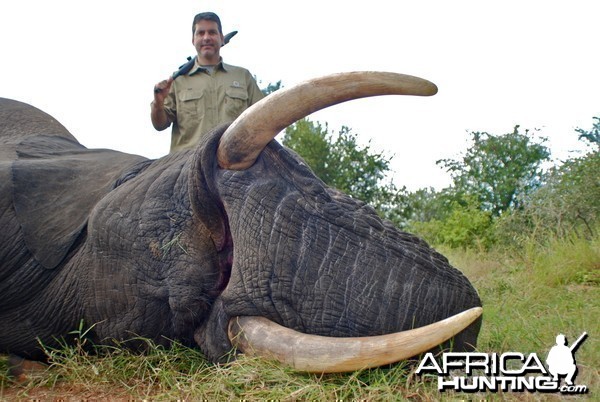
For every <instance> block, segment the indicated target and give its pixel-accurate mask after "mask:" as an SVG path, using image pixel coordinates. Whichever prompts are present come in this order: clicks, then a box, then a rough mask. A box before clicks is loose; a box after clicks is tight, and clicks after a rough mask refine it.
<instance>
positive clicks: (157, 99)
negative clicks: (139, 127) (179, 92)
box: [150, 78, 173, 131]
mask: <svg viewBox="0 0 600 402" xmlns="http://www.w3.org/2000/svg"><path fill="white" fill-rule="evenodd" d="M172 83H173V78H169V79H168V80H164V81H161V82H159V83H158V84H156V85H155V86H154V100H153V101H152V103H151V105H150V119H151V120H152V125H153V126H154V128H155V129H156V130H158V131H162V130H164V129H166V128H167V127H169V126H170V125H171V123H172V122H171V119H170V118H169V115H167V112H166V111H165V99H166V97H167V96H168V94H169V89H171V84H172Z"/></svg>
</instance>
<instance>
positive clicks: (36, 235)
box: [12, 135, 146, 269]
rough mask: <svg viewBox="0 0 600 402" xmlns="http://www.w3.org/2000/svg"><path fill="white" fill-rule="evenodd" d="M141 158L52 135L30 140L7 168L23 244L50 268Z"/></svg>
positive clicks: (64, 254)
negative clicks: (116, 183) (125, 174)
mask: <svg viewBox="0 0 600 402" xmlns="http://www.w3.org/2000/svg"><path fill="white" fill-rule="evenodd" d="M144 160H146V159H145V158H143V157H140V156H135V155H129V154H124V153H121V152H117V151H111V150H106V149H97V150H90V149H87V148H85V147H84V146H83V145H81V144H79V143H78V142H76V141H73V140H71V139H68V138H63V137H57V136H46V135H40V136H35V137H29V138H28V139H26V140H25V141H23V142H21V143H20V144H19V145H18V147H17V160H16V161H14V162H13V165H12V184H13V186H12V187H13V204H14V208H15V212H16V217H17V221H18V222H19V223H20V225H21V229H22V233H23V236H24V239H25V244H26V246H27V248H28V249H29V251H30V252H31V253H32V254H33V256H34V257H35V259H36V260H37V261H38V262H39V263H40V264H41V265H42V266H43V267H45V268H47V269H53V268H55V267H56V266H57V265H58V264H59V263H60V262H61V261H62V260H63V259H64V258H65V257H66V255H67V253H68V252H69V250H70V249H71V247H72V246H73V244H74V243H75V241H76V240H77V238H78V237H79V235H80V234H81V232H82V230H83V229H84V228H85V227H86V225H87V220H88V217H89V215H90V212H91V211H92V209H93V208H94V206H95V205H96V203H97V202H98V201H99V200H100V199H102V197H103V196H104V195H106V194H107V193H108V192H109V191H111V190H112V189H113V188H114V187H115V182H116V181H117V180H118V179H119V177H121V175H123V174H124V173H126V172H127V171H128V169H131V168H132V167H133V166H134V165H137V164H138V163H140V162H142V161H144Z"/></svg>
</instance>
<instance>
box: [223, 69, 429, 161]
mask: <svg viewBox="0 0 600 402" xmlns="http://www.w3.org/2000/svg"><path fill="white" fill-rule="evenodd" d="M436 93H437V87H436V86H435V84H433V83H431V82H429V81H427V80H424V79H422V78H418V77H413V76H410V75H404V74H397V73H388V72H376V71H362V72H349V73H339V74H333V75H328V76H325V77H321V78H315V79H312V80H308V81H305V82H303V83H300V84H298V85H295V86H293V87H290V88H286V89H282V90H279V91H277V92H275V93H273V94H271V95H269V96H267V97H266V98H264V99H263V100H261V101H260V102H258V103H256V104H254V105H252V106H251V107H250V108H248V109H247V110H245V111H244V113H242V114H241V115H240V116H239V117H238V118H237V119H236V120H235V121H234V122H233V123H231V125H230V126H229V128H228V129H227V131H226V132H225V133H224V134H223V136H222V137H221V141H220V143H219V149H218V151H217V158H218V163H219V166H220V167H221V168H223V169H233V170H244V169H247V168H249V167H250V166H252V165H253V164H254V162H255V161H256V158H258V155H259V154H260V152H262V150H263V149H264V147H265V146H266V145H267V144H268V143H269V142H270V141H271V140H272V139H273V138H275V137H276V136H277V134H278V133H279V132H280V131H281V130H283V129H285V128H286V127H288V126H289V125H291V124H293V123H294V122H296V121H298V120H300V119H302V118H303V117H306V116H308V115H310V114H311V113H314V112H316V111H318V110H321V109H324V108H326V107H329V106H333V105H336V104H338V103H342V102H346V101H349V100H352V99H359V98H365V97H369V96H377V95H421V96H430V95H434V94H436Z"/></svg>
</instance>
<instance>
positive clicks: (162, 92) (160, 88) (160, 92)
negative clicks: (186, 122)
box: [154, 77, 173, 104]
mask: <svg viewBox="0 0 600 402" xmlns="http://www.w3.org/2000/svg"><path fill="white" fill-rule="evenodd" d="M172 83H173V77H169V79H166V80H163V81H161V82H159V83H158V84H156V85H155V86H154V101H155V102H159V103H160V104H162V103H163V102H164V101H165V98H166V97H167V94H168V93H169V89H171V84H172Z"/></svg>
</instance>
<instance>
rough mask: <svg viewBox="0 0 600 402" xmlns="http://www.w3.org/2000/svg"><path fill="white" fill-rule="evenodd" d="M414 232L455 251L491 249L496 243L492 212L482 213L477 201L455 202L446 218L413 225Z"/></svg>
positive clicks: (412, 223) (411, 228)
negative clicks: (494, 241)
mask: <svg viewBox="0 0 600 402" xmlns="http://www.w3.org/2000/svg"><path fill="white" fill-rule="evenodd" d="M410 230H411V231H413V232H414V233H416V234H418V235H420V236H422V237H423V238H425V239H426V240H427V241H429V242H430V243H432V244H434V245H445V246H448V247H451V248H462V249H466V248H486V249H487V248H488V247H489V246H490V245H491V244H492V243H493V221H492V213H491V212H490V211H482V210H481V209H480V208H479V206H478V205H477V203H476V202H475V201H474V199H469V200H467V201H466V203H461V202H458V201H453V202H452V204H451V207H450V211H449V213H448V214H447V215H446V216H445V217H444V218H442V219H431V220H429V221H427V222H411V224H410Z"/></svg>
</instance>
